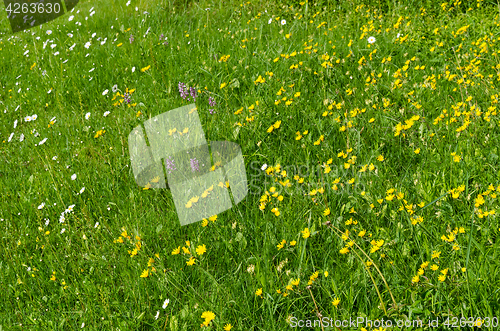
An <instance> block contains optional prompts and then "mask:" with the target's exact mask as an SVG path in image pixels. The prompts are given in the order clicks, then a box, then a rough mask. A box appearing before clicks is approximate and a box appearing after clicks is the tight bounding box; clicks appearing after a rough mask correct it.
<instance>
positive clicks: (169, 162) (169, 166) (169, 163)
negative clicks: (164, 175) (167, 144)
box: [165, 156, 177, 174]
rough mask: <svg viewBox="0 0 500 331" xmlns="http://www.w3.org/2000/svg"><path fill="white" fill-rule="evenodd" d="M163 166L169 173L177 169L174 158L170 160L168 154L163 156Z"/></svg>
mask: <svg viewBox="0 0 500 331" xmlns="http://www.w3.org/2000/svg"><path fill="white" fill-rule="evenodd" d="M165 168H167V170H168V173H169V174H171V173H172V170H177V168H176V167H175V164H174V160H172V159H171V158H170V156H168V157H167V158H165Z"/></svg>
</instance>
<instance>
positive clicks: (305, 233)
mask: <svg viewBox="0 0 500 331" xmlns="http://www.w3.org/2000/svg"><path fill="white" fill-rule="evenodd" d="M300 232H302V238H309V237H310V236H311V232H309V228H305V229H304V230H302V231H300Z"/></svg>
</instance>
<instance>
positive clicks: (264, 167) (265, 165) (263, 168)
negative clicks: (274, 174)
mask: <svg viewBox="0 0 500 331" xmlns="http://www.w3.org/2000/svg"><path fill="white" fill-rule="evenodd" d="M260 169H261V170H262V171H264V170H266V169H267V164H266V163H264V165H263V166H262V168H260Z"/></svg>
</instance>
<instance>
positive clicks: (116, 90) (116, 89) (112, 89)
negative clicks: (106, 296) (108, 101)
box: [111, 84, 118, 93]
mask: <svg viewBox="0 0 500 331" xmlns="http://www.w3.org/2000/svg"><path fill="white" fill-rule="evenodd" d="M111 91H113V93H116V92H118V85H117V84H115V85H113V87H112V88H111Z"/></svg>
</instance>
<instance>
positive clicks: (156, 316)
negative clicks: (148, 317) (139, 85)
mask: <svg viewBox="0 0 500 331" xmlns="http://www.w3.org/2000/svg"><path fill="white" fill-rule="evenodd" d="M129 3H130V1H129ZM127 6H128V5H127ZM159 316H160V311H159V310H158V311H157V312H156V315H155V320H157V319H158V317H159Z"/></svg>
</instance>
